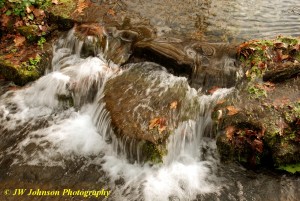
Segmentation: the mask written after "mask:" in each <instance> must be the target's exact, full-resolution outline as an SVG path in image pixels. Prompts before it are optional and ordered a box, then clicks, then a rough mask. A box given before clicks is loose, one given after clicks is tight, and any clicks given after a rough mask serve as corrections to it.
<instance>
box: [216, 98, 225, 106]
mask: <svg viewBox="0 0 300 201" xmlns="http://www.w3.org/2000/svg"><path fill="white" fill-rule="evenodd" d="M223 103H225V99H221V100H218V102H217V105H220V104H223Z"/></svg>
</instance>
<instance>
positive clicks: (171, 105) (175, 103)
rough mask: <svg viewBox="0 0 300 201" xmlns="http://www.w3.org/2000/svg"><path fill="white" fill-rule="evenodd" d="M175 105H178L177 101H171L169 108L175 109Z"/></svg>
mask: <svg viewBox="0 0 300 201" xmlns="http://www.w3.org/2000/svg"><path fill="white" fill-rule="evenodd" d="M177 105H178V102H177V101H173V102H172V103H171V104H170V109H171V110H175V109H176V108H177Z"/></svg>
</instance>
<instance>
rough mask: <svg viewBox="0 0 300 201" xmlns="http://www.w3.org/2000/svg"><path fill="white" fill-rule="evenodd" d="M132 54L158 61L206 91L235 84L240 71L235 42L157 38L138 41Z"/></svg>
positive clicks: (193, 85) (194, 85)
mask: <svg viewBox="0 0 300 201" xmlns="http://www.w3.org/2000/svg"><path fill="white" fill-rule="evenodd" d="M133 57H137V58H143V59H146V60H148V61H153V62H155V63H159V64H161V65H163V66H165V67H166V68H167V69H168V71H169V72H170V73H172V74H174V75H177V76H183V77H186V78H188V79H189V82H190V84H191V86H192V87H194V88H196V89H199V88H201V89H202V90H203V91H206V90H209V89H211V88H212V87H216V86H217V87H232V86H234V85H235V83H236V81H237V79H238V74H239V73H238V71H239V68H238V66H237V65H236V60H235V57H236V46H235V45H228V44H222V43H219V44H218V43H204V42H199V41H189V40H185V41H184V40H180V39H179V38H178V39H175V38H170V39H168V38H156V39H153V40H147V41H141V42H138V43H136V44H135V45H134V50H133Z"/></svg>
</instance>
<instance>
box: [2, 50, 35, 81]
mask: <svg viewBox="0 0 300 201" xmlns="http://www.w3.org/2000/svg"><path fill="white" fill-rule="evenodd" d="M40 61H41V57H39V56H37V57H36V58H30V59H29V60H28V62H23V63H22V64H21V65H14V64H12V63H10V62H9V61H7V60H4V59H3V60H2V59H1V57H0V74H2V75H3V76H4V77H5V79H6V80H11V81H13V82H15V83H16V84H18V85H25V84H26V83H28V82H31V81H34V80H36V79H38V78H39V77H40V76H41V72H40V71H39V70H38V65H40Z"/></svg>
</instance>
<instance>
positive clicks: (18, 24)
mask: <svg viewBox="0 0 300 201" xmlns="http://www.w3.org/2000/svg"><path fill="white" fill-rule="evenodd" d="M23 25H24V22H23V20H16V22H15V24H14V26H15V27H20V26H23Z"/></svg>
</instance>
